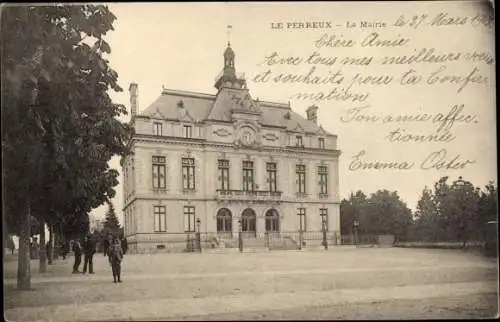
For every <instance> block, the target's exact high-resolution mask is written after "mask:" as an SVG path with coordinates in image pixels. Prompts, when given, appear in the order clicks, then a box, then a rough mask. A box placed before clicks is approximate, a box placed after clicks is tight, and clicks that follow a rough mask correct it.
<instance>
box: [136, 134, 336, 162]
mask: <svg viewBox="0 0 500 322" xmlns="http://www.w3.org/2000/svg"><path fill="white" fill-rule="evenodd" d="M167 138H170V139H177V140H175V141H174V140H171V141H167V140H166V139H167ZM132 140H134V141H137V142H143V143H161V144H166V145H183V146H185V145H186V144H190V145H197V146H200V147H213V148H224V149H234V150H236V148H237V147H236V146H235V145H234V144H233V143H224V142H209V141H206V140H205V139H185V138H180V137H165V136H163V137H157V136H154V135H148V134H141V135H137V136H136V137H134V138H133V139H132ZM245 149H246V150H253V151H264V152H276V153H287V154H306V155H308V154H311V152H314V153H315V154H317V155H332V156H334V157H338V156H340V155H341V151H340V150H332V149H319V148H296V147H293V146H287V147H271V146H265V145H261V146H259V148H258V149H256V148H251V147H244V146H241V147H238V150H245Z"/></svg>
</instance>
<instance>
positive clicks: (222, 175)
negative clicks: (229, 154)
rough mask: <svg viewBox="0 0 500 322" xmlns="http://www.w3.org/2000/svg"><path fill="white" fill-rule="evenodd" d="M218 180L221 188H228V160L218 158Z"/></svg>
mask: <svg viewBox="0 0 500 322" xmlns="http://www.w3.org/2000/svg"><path fill="white" fill-rule="evenodd" d="M219 182H220V189H221V190H229V160H219Z"/></svg>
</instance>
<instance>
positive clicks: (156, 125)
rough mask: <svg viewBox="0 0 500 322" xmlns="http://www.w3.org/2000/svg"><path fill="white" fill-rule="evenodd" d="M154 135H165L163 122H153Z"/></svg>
mask: <svg viewBox="0 0 500 322" xmlns="http://www.w3.org/2000/svg"><path fill="white" fill-rule="evenodd" d="M153 135H160V136H161V135H163V126H162V124H161V122H154V123H153Z"/></svg>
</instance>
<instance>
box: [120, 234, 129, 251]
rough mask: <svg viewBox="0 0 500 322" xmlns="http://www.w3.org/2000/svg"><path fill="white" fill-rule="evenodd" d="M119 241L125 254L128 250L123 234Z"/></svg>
mask: <svg viewBox="0 0 500 322" xmlns="http://www.w3.org/2000/svg"><path fill="white" fill-rule="evenodd" d="M121 243H122V250H123V254H124V255H125V254H126V253H127V250H128V242H127V238H125V237H124V236H122V237H121Z"/></svg>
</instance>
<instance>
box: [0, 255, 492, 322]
mask: <svg viewBox="0 0 500 322" xmlns="http://www.w3.org/2000/svg"><path fill="white" fill-rule="evenodd" d="M72 261H73V258H72V257H69V258H68V259H67V260H57V261H55V262H54V265H50V266H49V267H48V272H47V273H45V274H43V275H40V274H38V272H37V269H38V264H37V263H36V261H32V264H31V268H32V286H33V288H34V291H17V290H16V289H15V274H16V269H17V264H16V262H15V261H12V260H9V258H6V260H5V261H4V294H5V298H4V312H5V313H4V314H5V317H6V318H7V319H8V320H10V321H33V320H38V321H68V320H72V321H75V320H87V321H88V320H141V319H142V320H166V319H171V320H235V319H238V320H241V319H247V320H254V319H265V320H272V319H384V318H385V319H415V318H419V319H427V318H480V317H494V316H496V315H497V312H498V265H497V263H496V262H495V261H493V260H490V259H487V258H484V257H483V256H482V255H480V254H478V253H475V252H464V251H461V250H459V251H457V250H436V249H434V250H426V249H401V248H386V249H376V248H370V249H362V248H359V249H355V248H354V249H353V248H332V249H330V250H328V251H302V252H299V251H276V252H270V253H243V254H240V253H216V254H215V253H203V254H186V253H184V254H155V255H130V256H127V255H126V257H125V260H124V265H123V274H122V275H123V279H124V283H123V284H114V283H112V282H111V281H112V277H111V272H110V270H111V269H110V267H109V265H108V264H107V262H106V258H105V257H104V256H102V254H101V255H96V257H95V260H94V261H95V263H94V265H95V271H96V274H95V275H73V274H71V265H72Z"/></svg>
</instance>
